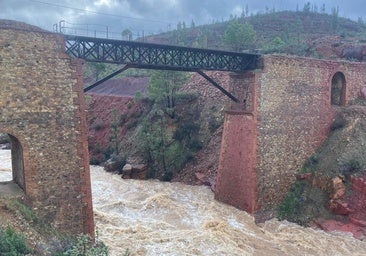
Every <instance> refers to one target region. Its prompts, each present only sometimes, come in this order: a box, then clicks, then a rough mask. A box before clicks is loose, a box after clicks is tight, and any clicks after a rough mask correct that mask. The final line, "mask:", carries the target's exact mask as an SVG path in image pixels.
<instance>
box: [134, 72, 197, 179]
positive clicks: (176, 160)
mask: <svg viewBox="0 0 366 256" xmlns="http://www.w3.org/2000/svg"><path fill="white" fill-rule="evenodd" d="M186 80H187V75H186V74H184V73H179V72H173V71H159V72H154V74H153V76H152V78H151V80H150V83H149V86H148V92H149V100H150V101H151V102H152V103H153V107H152V109H151V110H150V111H149V113H147V114H146V116H145V117H144V118H143V121H142V122H141V125H140V128H139V133H138V136H137V140H138V145H139V149H140V151H141V152H142V155H143V158H144V160H145V162H146V163H147V164H148V166H149V171H148V174H147V178H159V179H161V180H164V181H169V180H171V179H172V177H173V175H174V173H176V172H177V171H179V170H180V169H182V167H183V166H184V164H185V163H186V162H187V161H189V160H190V159H192V157H193V155H194V153H195V152H197V151H198V150H199V149H200V148H201V147H202V144H201V142H200V141H199V135H198V133H199V130H200V125H199V124H198V123H197V122H195V121H194V120H192V119H191V120H189V121H188V120H186V119H185V118H184V116H181V115H178V114H177V111H176V109H177V108H180V106H184V105H186V104H187V102H191V101H192V100H194V99H195V97H194V96H193V95H188V94H184V93H181V92H179V88H180V87H181V86H182V85H183V83H184V82H185V81H186ZM187 108H188V109H186V110H185V111H186V114H187V113H189V107H187Z"/></svg>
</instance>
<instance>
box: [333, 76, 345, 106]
mask: <svg viewBox="0 0 366 256" xmlns="http://www.w3.org/2000/svg"><path fill="white" fill-rule="evenodd" d="M331 104H332V105H337V106H344V105H346V78H345V76H344V74H343V73H342V72H337V73H335V74H334V76H333V78H332V87H331Z"/></svg>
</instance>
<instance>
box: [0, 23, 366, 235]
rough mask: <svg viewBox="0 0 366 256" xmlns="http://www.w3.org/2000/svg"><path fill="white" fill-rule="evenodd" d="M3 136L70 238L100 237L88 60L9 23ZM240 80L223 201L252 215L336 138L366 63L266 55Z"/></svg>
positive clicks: (2, 27) (223, 159)
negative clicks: (90, 145) (85, 76)
mask: <svg viewBox="0 0 366 256" xmlns="http://www.w3.org/2000/svg"><path fill="white" fill-rule="evenodd" d="M0 62H1V64H0V77H1V84H0V91H1V99H0V106H1V108H0V132H1V133H7V134H9V135H10V138H11V141H12V168H13V179H14V181H15V182H16V183H17V184H18V185H19V186H20V187H21V188H23V190H24V193H25V197H26V200H27V202H28V204H29V205H30V206H31V207H32V209H34V211H36V213H37V214H38V216H40V217H41V218H43V219H44V220H46V221H47V222H48V223H50V224H52V225H53V226H54V227H56V228H57V229H59V230H60V231H61V232H65V233H72V234H77V233H80V232H84V233H89V234H92V235H93V232H94V221H93V207H92V200H91V188H90V172H89V161H88V152H87V129H86V119H85V109H84V107H85V106H84V105H85V104H84V95H83V88H82V87H83V85H82V72H81V62H80V61H79V60H78V59H76V58H70V57H69V56H68V55H66V54H65V38H64V37H63V36H62V35H59V34H54V33H50V32H47V31H43V30H41V29H39V28H36V27H32V26H29V25H26V24H23V23H18V22H10V21H0ZM256 67H257V68H256V69H250V70H244V71H240V72H233V73H232V75H231V81H230V85H229V87H230V93H231V94H233V95H235V98H237V99H239V100H238V101H237V102H234V101H230V100H228V106H227V110H226V116H225V123H224V131H223V137H222V145H221V152H220V162H219V170H218V177H217V187H216V192H215V198H216V199H218V200H220V201H222V202H225V203H228V204H231V205H233V206H235V207H237V208H240V209H243V210H246V211H248V212H251V213H256V212H259V211H266V210H268V209H273V207H274V206H275V205H276V204H277V203H278V202H279V201H280V200H281V199H282V198H283V196H284V195H285V193H286V192H287V191H288V189H289V188H290V187H291V185H292V183H293V182H294V180H295V172H296V170H297V169H298V168H299V167H300V166H301V165H302V163H303V162H304V161H305V159H306V158H308V157H309V156H311V155H312V154H313V152H314V151H315V150H316V149H317V148H318V147H319V145H320V144H321V143H322V142H323V141H324V139H325V138H326V137H327V136H328V134H329V131H330V125H331V123H332V120H333V117H334V115H335V113H336V111H337V108H338V107H339V106H342V105H346V104H348V103H349V102H350V101H352V100H354V99H356V98H358V97H359V95H360V91H361V90H362V89H363V88H364V87H365V86H366V72H365V71H366V64H364V63H356V62H346V61H327V60H317V59H310V58H299V57H290V56H280V55H278V56H276V55H269V56H262V57H260V65H258V66H256Z"/></svg>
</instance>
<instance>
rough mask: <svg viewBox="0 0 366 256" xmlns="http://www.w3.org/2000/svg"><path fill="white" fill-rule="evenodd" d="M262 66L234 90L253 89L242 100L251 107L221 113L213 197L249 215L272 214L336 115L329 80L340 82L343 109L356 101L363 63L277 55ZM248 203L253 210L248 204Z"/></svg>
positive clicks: (364, 78)
mask: <svg viewBox="0 0 366 256" xmlns="http://www.w3.org/2000/svg"><path fill="white" fill-rule="evenodd" d="M262 61H263V68H262V69H260V70H257V71H256V72H249V74H252V77H253V78H252V79H249V80H248V73H247V74H243V75H242V78H241V83H240V81H239V82H238V80H237V81H236V82H235V87H238V86H239V87H240V88H241V89H240V88H239V89H238V88H236V91H240V90H242V88H252V89H251V93H249V94H247V95H251V96H252V100H250V101H249V102H252V103H251V104H250V105H253V108H252V109H250V108H248V107H244V108H243V111H242V113H239V112H236V115H235V116H233V112H232V110H233V109H240V107H238V106H237V104H232V106H230V107H229V108H228V111H227V113H226V120H225V125H224V132H223V137H222V146H221V152H220V164H219V169H218V180H217V190H216V195H215V196H216V198H217V199H219V200H221V201H223V202H227V203H229V204H232V205H234V206H236V207H238V208H240V209H245V210H247V211H249V212H258V211H263V212H265V211H266V210H271V209H273V208H274V207H275V206H276V205H277V204H278V203H279V202H280V201H281V200H282V199H283V197H284V196H285V194H286V193H287V191H288V190H289V189H290V188H291V186H292V184H293V182H294V181H295V173H296V172H297V170H298V169H299V168H300V167H301V166H302V164H303V163H304V161H305V160H306V159H307V158H308V157H310V156H311V155H312V154H313V153H314V152H315V150H316V149H317V148H318V147H319V146H320V145H321V143H322V142H323V141H324V140H325V139H326V138H327V136H328V134H329V132H330V126H331V124H332V122H333V118H334V115H335V113H336V112H337V109H338V108H339V106H334V105H332V104H331V95H332V93H333V92H332V80H333V78H334V77H335V74H337V73H341V74H342V75H344V78H345V79H344V80H345V82H344V83H341V85H342V88H343V91H342V92H341V94H342V95H343V98H344V100H343V101H340V102H341V103H342V104H348V103H349V102H350V101H352V100H353V99H356V98H358V97H359V96H360V92H361V88H364V87H365V86H366V72H365V71H366V63H356V62H346V61H327V60H317V59H310V58H299V57H290V56H276V55H268V56H263V60H262ZM342 75H341V76H340V77H342ZM236 77H239V76H237V75H236ZM337 77H338V76H337ZM239 80H240V79H239ZM232 83H233V84H234V82H232ZM233 91H235V90H233ZM246 102H248V100H247V101H246ZM238 115H239V116H238ZM249 116H250V118H249ZM240 148H241V149H242V150H241V151H240ZM228 149H231V151H230V150H229V151H228ZM238 149H239V150H238ZM233 198H236V199H233ZM254 198H255V199H256V200H255V203H254V205H253V203H248V202H253V199H254Z"/></svg>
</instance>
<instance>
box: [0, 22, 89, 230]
mask: <svg viewBox="0 0 366 256" xmlns="http://www.w3.org/2000/svg"><path fill="white" fill-rule="evenodd" d="M64 43H65V42H64V38H63V37H62V36H60V35H57V34H53V33H49V32H47V31H44V30H41V29H39V28H37V27H33V26H30V25H27V24H24V23H21V22H14V21H6V20H5V21H4V20H0V56H1V62H0V80H1V84H0V91H1V97H0V132H1V133H7V134H9V135H10V136H9V137H10V138H11V144H12V152H11V153H12V169H13V180H14V183H17V184H18V185H19V187H20V188H22V189H23V191H24V196H25V203H27V205H28V206H29V207H30V208H31V209H32V211H33V212H34V213H35V214H36V215H37V217H38V218H40V219H41V220H42V221H44V222H45V223H47V224H50V225H51V226H52V227H54V228H55V229H56V230H58V231H59V232H61V233H64V234H68V235H72V236H76V235H78V234H80V233H85V234H90V235H91V236H92V237H94V219H93V206H92V197H91V196H92V195H91V182H90V171H89V158H88V145H87V129H86V117H85V104H84V94H83V84H82V82H83V80H82V68H81V62H80V61H79V60H75V59H71V58H70V57H68V56H67V55H66V54H65V53H64Z"/></svg>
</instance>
